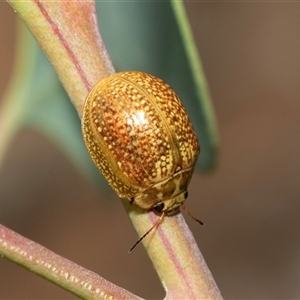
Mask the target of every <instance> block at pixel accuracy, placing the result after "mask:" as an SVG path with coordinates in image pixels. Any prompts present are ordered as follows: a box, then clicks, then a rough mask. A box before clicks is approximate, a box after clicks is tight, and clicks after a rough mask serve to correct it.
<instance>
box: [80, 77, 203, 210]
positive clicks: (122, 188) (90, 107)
mask: <svg viewBox="0 0 300 300" xmlns="http://www.w3.org/2000/svg"><path fill="white" fill-rule="evenodd" d="M82 131H83V137H84V140H85V144H86V146H87V149H88V151H89V153H90V155H91V157H92V159H93V161H94V163H95V164H96V166H97V167H98V169H99V170H100V171H101V172H102V174H103V175H104V177H105V178H106V179H107V181H108V182H109V184H110V185H111V186H112V188H113V189H114V190H115V191H116V193H117V194H118V196H119V197H121V198H128V199H129V200H130V201H131V202H134V203H135V204H136V205H138V206H139V207H141V208H142V209H145V210H150V209H152V210H154V211H156V212H161V213H163V215H164V214H167V215H171V214H174V213H176V212H177V210H178V208H179V207H180V206H181V205H182V204H183V203H184V201H185V199H186V197H187V187H188V184H189V182H190V180H191V177H192V174H193V170H194V167H195V163H196V160H197V157H198V155H199V152H200V146H199V143H198V140H197V137H196V134H195V131H194V129H193V127H192V124H191V122H190V120H189V118H188V116H187V113H186V111H185V109H184V107H183V105H182V103H181V102H180V100H179V98H178V96H177V95H176V93H175V92H174V91H173V90H172V89H171V87H170V86H169V85H168V84H166V83H165V82H164V81H163V80H161V79H159V78H157V77H155V76H152V75H149V74H146V73H142V72H120V73H115V74H113V75H111V76H108V77H106V78H104V79H103V80H101V81H100V82H99V83H97V84H96V85H95V87H94V88H93V89H92V90H91V92H90V93H89V95H88V97H87V100H86V102H85V106H84V112H83V117H82Z"/></svg>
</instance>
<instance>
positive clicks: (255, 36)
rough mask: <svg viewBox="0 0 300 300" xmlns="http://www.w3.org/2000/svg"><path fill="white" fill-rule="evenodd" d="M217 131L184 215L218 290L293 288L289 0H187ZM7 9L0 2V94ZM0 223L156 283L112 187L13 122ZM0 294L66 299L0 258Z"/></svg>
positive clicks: (134, 285) (117, 275)
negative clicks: (206, 169)
mask: <svg viewBox="0 0 300 300" xmlns="http://www.w3.org/2000/svg"><path fill="white" fill-rule="evenodd" d="M186 7H187V10H188V14H189V16H190V20H191V23H192V27H193V30H194V34H195V37H196V40H197V44H198V48H199V52H200V54H201V57H202V62H203V65H204V68H205V71H206V75H207V79H208V82H209V85H210V90H211V94H212V97H213V101H214V105H215V109H216V114H217V118H218V122H219V130H220V136H221V151H220V159H219V165H218V167H217V169H216V170H215V172H213V173H211V174H209V175H205V176H204V175H199V174H196V175H195V176H194V178H193V181H192V183H191V187H190V189H189V195H190V197H189V199H188V203H187V206H188V208H189V209H190V211H192V212H193V213H194V214H195V215H197V216H199V218H201V220H203V221H205V223H206V226H205V227H204V228H201V227H199V226H198V225H197V224H196V223H194V222H193V221H192V220H189V219H188V220H187V222H188V224H189V225H190V227H191V230H192V231H193V233H194V235H195V238H196V239H197V241H198V244H199V247H200V249H201V251H202V253H203V255H204V257H205V259H206V262H207V264H208V266H209V267H210V270H211V272H212V273H213V276H214V278H215V280H216V282H217V284H218V285H219V288H220V290H221V292H222V294H223V296H224V297H225V298H227V299H253V298H256V299H258V298H260V299H262V298H263V299H271V298H273V299H274V298H277V299H283V298H285V299H288V298H289V299H292V298H294V299H296V298H298V299H299V298H300V284H299V281H300V255H299V254H300V233H299V228H300V218H299V212H300V188H299V183H300V182H299V179H300V155H299V149H300V101H299V97H300V84H299V82H298V81H299V77H300V56H299V53H300V51H299V49H300V6H299V3H284V2H281V3H270V2H269V3H268V2H264V3H263V2H261V3H233V2H226V3H212V2H211V3H208V2H206V3H205V2H203V3H200V2H198V3H197V2H187V3H186ZM15 18H16V16H15V15H14V13H13V11H12V9H11V8H10V7H9V5H8V4H6V3H3V2H1V3H0V41H1V47H0V68H1V73H0V95H2V94H3V91H4V88H5V86H6V85H7V83H8V77H9V72H10V69H11V67H12V61H13V56H12V55H13V50H12V49H13V47H14V26H15ZM0 222H1V223H2V224H4V225H6V226H8V227H10V228H12V229H14V230H15V231H17V232H19V233H21V234H23V235H25V236H26V237H28V238H31V239H33V240H35V241H37V242H39V243H40V244H42V245H44V246H46V247H48V248H50V249H51V250H53V251H55V252H57V253H58V254H60V255H63V256H65V257H67V258H69V259H71V260H73V261H75V262H77V263H79V264H81V265H83V266H85V267H87V268H89V269H91V270H93V271H95V272H97V273H98V274H100V275H102V276H103V277H105V278H106V279H108V280H110V281H112V282H114V283H116V284H118V285H120V286H122V287H124V288H126V289H128V290H130V291H132V292H134V293H137V294H138V295H140V296H142V297H146V298H148V299H159V298H163V295H164V292H163V289H162V288H161V287H160V283H159V281H158V279H157V277H156V274H155V272H154V270H153V269H152V266H151V263H150V262H149V260H148V258H147V256H146V254H145V252H144V250H143V247H138V248H137V249H136V250H135V251H134V253H132V254H131V255H128V254H127V250H128V248H129V247H130V246H131V245H132V243H133V242H135V241H136V238H137V236H136V233H135V231H134V229H133V228H132V226H131V224H130V222H129V219H128V217H127V216H126V214H125V212H124V211H123V208H122V206H121V205H120V203H119V201H118V199H117V197H116V196H114V195H113V194H111V196H110V198H108V196H105V195H99V193H98V191H97V189H96V188H95V187H93V186H91V185H89V184H88V183H87V182H86V181H85V180H84V178H82V177H81V176H80V175H79V174H78V173H77V172H76V170H75V168H74V167H72V165H71V164H70V163H69V162H68V161H67V160H66V158H65V157H64V156H63V155H62V154H60V153H59V152H58V150H57V149H56V148H55V147H54V146H53V145H52V144H51V143H50V142H49V141H47V140H46V139H45V138H44V137H42V136H40V135H38V134H37V133H35V132H32V131H28V130H24V131H22V132H21V133H20V134H19V135H18V136H17V137H16V139H15V140H14V142H13V144H12V145H11V147H10V150H9V153H8V155H7V158H6V160H5V163H4V165H3V166H2V168H1V170H0ZM0 298H1V299H4V298H5V299H17V298H18V299H21V298H22V299H50V298H51V299H73V298H74V297H73V296H72V295H70V294H68V293H66V292H65V291H62V290H61V289H59V288H58V287H56V286H54V285H52V284H51V283H48V282H46V281H44V280H43V279H41V278H39V277H37V276H36V275H34V274H31V273H30V272H28V271H26V270H23V269H22V268H20V267H18V266H16V265H14V264H13V263H10V262H8V261H6V260H4V259H1V260H0Z"/></svg>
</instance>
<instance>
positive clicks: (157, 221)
mask: <svg viewBox="0 0 300 300" xmlns="http://www.w3.org/2000/svg"><path fill="white" fill-rule="evenodd" d="M164 217H165V213H164V212H163V213H162V214H161V215H160V217H159V218H158V219H157V220H156V222H155V223H154V225H153V226H152V227H151V228H150V229H149V230H148V231H147V232H146V233H144V234H143V236H141V237H140V238H139V239H138V240H137V241H136V242H135V244H134V245H133V246H132V247H131V248H130V249H129V251H128V253H131V252H132V251H133V249H134V248H135V247H136V246H137V245H138V244H139V243H140V242H141V241H142V240H143V239H144V238H145V237H146V236H147V235H148V234H149V233H150V232H151V231H152V229H154V228H156V227H157V226H158V225H159V224H160V223H161V222H162V221H163V219H164Z"/></svg>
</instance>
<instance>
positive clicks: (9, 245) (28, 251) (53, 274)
mask: <svg viewBox="0 0 300 300" xmlns="http://www.w3.org/2000/svg"><path fill="white" fill-rule="evenodd" d="M0 255H1V256H3V257H5V258H8V259H9V260H11V261H14V262H15V263H17V264H19V265H21V266H22V267H25V268H26V269H28V270H30V271H32V272H33V273H36V274H37V275H39V276H41V277H44V278H46V279H47V280H49V281H51V282H53V283H55V284H56V285H58V286H60V287H62V288H63V289H66V290H67V291H69V292H71V293H73V294H74V295H76V296H78V297H80V298H82V299H90V300H96V299H97V300H98V299H129V300H134V299H136V300H138V299H141V298H140V297H137V296H136V295H134V294H132V293H130V292H128V291H126V290H124V289H122V288H120V287H118V286H116V285H114V284H112V283H111V282H109V281H107V280H105V279H104V278H102V277H100V276H99V275H97V274H96V273H94V272H92V271H90V270H87V269H85V268H83V267H81V266H79V265H77V264H76V263H74V262H72V261H70V260H68V259H66V258H64V257H61V256H59V255H57V254H55V253H53V252H52V251H50V250H48V249H47V248H45V247H43V246H41V245H39V244H37V243H35V242H33V241H31V240H29V239H27V238H25V237H23V236H21V235H19V234H18V233H16V232H14V231H12V230H10V229H8V228H6V227H5V226H3V225H0Z"/></svg>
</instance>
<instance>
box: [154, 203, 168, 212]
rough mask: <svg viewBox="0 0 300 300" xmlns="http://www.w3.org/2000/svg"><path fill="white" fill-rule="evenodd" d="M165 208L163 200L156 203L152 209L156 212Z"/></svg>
mask: <svg viewBox="0 0 300 300" xmlns="http://www.w3.org/2000/svg"><path fill="white" fill-rule="evenodd" d="M164 208H165V204H164V203H163V202H161V203H158V204H156V205H155V206H154V207H153V209H154V210H155V211H156V212H161V211H162V210H163V209H164Z"/></svg>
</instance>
